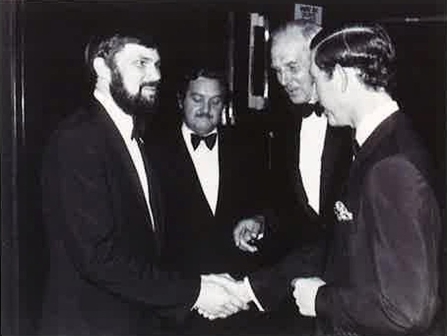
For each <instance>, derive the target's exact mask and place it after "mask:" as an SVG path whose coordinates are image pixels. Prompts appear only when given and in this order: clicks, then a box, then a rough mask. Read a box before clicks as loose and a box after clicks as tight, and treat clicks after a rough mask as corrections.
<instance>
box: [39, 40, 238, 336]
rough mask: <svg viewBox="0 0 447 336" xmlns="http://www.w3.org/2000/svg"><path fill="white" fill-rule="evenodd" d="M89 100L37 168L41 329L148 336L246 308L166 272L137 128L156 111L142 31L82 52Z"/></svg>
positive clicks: (202, 283) (155, 58)
mask: <svg viewBox="0 0 447 336" xmlns="http://www.w3.org/2000/svg"><path fill="white" fill-rule="evenodd" d="M86 58H87V62H88V65H89V67H90V70H91V71H92V74H94V76H95V80H96V83H95V89H94V92H93V96H94V98H93V99H92V102H91V104H90V105H89V106H88V107H87V108H81V109H79V110H78V111H77V112H76V113H74V114H73V115H71V116H69V117H68V118H67V119H66V120H65V121H63V122H62V123H61V125H60V126H59V129H58V130H57V131H56V132H55V134H54V135H53V136H52V138H51V139H50V141H49V144H48V146H47V148H46V150H45V154H44V158H43V167H42V194H43V197H42V199H43V211H44V222H45V224H46V229H47V231H48V239H47V241H48V244H49V254H50V267H49V274H48V281H47V285H46V288H45V294H44V302H43V317H42V321H41V322H42V323H41V333H42V334H43V335H141V334H144V335H148V334H151V335H152V334H160V333H162V325H163V324H164V321H165V320H166V319H167V320H178V319H183V318H184V316H185V315H187V314H189V313H190V311H191V309H192V308H193V307H196V308H197V309H200V311H203V312H206V313H207V314H213V315H214V316H221V315H222V314H225V316H227V315H229V314H231V313H233V312H235V311H236V310H238V309H241V308H244V305H243V304H241V302H240V300H238V299H237V298H234V297H232V296H231V295H228V291H226V290H225V289H224V288H222V287H221V286H219V285H218V284H216V283H215V282H213V281H212V277H206V276H200V274H194V275H192V274H184V273H179V272H177V271H175V270H172V271H165V270H163V269H162V267H161V266H160V265H161V251H162V247H163V243H164V232H165V230H166V223H165V214H164V208H163V202H162V198H161V194H160V185H159V181H158V179H157V176H156V173H155V171H154V169H153V167H152V166H153V164H154V162H153V161H152V159H151V158H147V157H146V156H145V153H144V148H143V146H144V144H143V142H142V140H141V137H140V135H141V134H140V133H141V127H138V126H139V125H141V124H144V122H143V121H144V119H145V117H146V116H147V115H148V114H151V113H153V112H154V111H155V108H154V106H155V102H156V98H157V90H158V84H159V82H160V78H161V73H160V55H159V53H158V49H157V46H156V45H155V44H154V43H153V42H152V41H151V39H149V38H147V37H141V38H138V37H134V36H120V35H114V36H111V37H108V38H105V39H102V40H101V41H98V43H93V44H91V45H90V47H89V48H87V51H86Z"/></svg>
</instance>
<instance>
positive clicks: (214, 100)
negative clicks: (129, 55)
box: [149, 65, 266, 335]
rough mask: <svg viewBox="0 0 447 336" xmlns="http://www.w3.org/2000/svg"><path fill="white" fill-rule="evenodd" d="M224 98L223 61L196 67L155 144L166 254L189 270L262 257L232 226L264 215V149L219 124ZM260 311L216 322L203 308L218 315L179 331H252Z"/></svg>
mask: <svg viewBox="0 0 447 336" xmlns="http://www.w3.org/2000/svg"><path fill="white" fill-rule="evenodd" d="M226 101H227V87H226V81H225V76H224V74H223V73H222V72H221V71H220V69H219V68H217V67H215V66H207V65H199V66H197V67H194V68H192V70H190V71H189V72H188V73H187V74H186V75H185V76H184V78H183V80H182V84H181V87H180V90H179V92H178V106H179V111H180V116H181V120H180V122H179V123H177V122H176V123H175V124H174V125H172V126H173V127H172V129H171V130H170V131H167V130H166V128H163V134H161V136H160V137H159V138H157V139H155V141H156V143H152V142H151V145H152V146H153V147H152V148H150V149H149V155H150V156H151V157H152V158H154V161H155V162H156V165H157V168H158V169H157V171H158V172H159V175H160V183H161V185H162V189H163V193H165V195H166V197H167V200H166V206H167V211H166V216H167V221H168V223H169V225H168V226H167V228H166V238H167V243H166V245H165V248H166V250H165V251H164V253H163V255H164V256H165V262H166V265H168V266H167V267H169V269H179V267H180V268H181V269H182V270H183V271H184V272H186V273H188V274H191V275H197V274H208V273H229V274H231V275H232V276H234V277H236V278H238V277H240V275H241V274H245V273H247V272H249V271H252V270H254V269H256V268H257V266H259V263H260V262H261V257H260V256H257V255H251V254H247V253H245V252H243V251H240V250H239V249H238V248H237V247H236V246H235V245H234V243H233V238H232V232H233V228H234V225H235V224H236V223H237V222H238V221H239V220H242V219H243V220H245V221H257V222H263V221H264V220H266V214H265V213H264V211H263V205H264V204H265V203H264V199H263V196H262V195H263V192H262V188H264V186H265V183H264V182H265V180H260V178H259V177H260V175H258V174H260V167H261V158H262V156H261V155H260V154H259V155H258V154H256V152H255V150H254V148H253V147H249V145H248V143H247V142H246V141H245V140H242V139H243V138H241V136H240V134H237V132H238V130H237V129H236V127H235V128H225V127H223V126H221V125H220V121H221V116H222V113H223V112H224V109H225V106H226ZM225 277H226V278H227V279H230V278H229V277H228V275H225ZM255 313H256V312H255V311H250V312H242V313H241V314H239V315H238V316H235V317H229V318H228V319H227V320H213V321H211V322H210V321H208V320H207V319H204V318H203V317H202V316H200V315H199V314H203V315H205V316H206V317H211V318H213V317H216V316H212V315H209V314H206V312H203V311H202V310H200V309H198V314H193V315H191V316H190V318H189V319H188V320H187V321H186V324H185V325H182V326H181V328H182V330H179V331H176V332H175V334H180V333H183V330H184V331H185V332H186V333H188V334H191V335H213V334H216V333H219V334H223V333H225V334H227V335H237V334H239V333H241V332H243V333H246V332H247V330H246V328H245V327H244V326H250V327H252V326H251V325H250V319H249V316H250V315H255ZM217 317H224V316H223V315H222V316H217Z"/></svg>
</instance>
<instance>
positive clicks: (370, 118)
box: [355, 100, 399, 146]
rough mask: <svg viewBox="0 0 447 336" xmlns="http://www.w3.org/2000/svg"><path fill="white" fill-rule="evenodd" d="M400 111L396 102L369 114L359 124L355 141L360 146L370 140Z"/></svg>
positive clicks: (393, 101)
mask: <svg viewBox="0 0 447 336" xmlns="http://www.w3.org/2000/svg"><path fill="white" fill-rule="evenodd" d="M398 110H399V105H398V104H397V102H396V101H395V100H391V101H390V102H388V103H386V104H383V105H380V106H378V107H377V108H376V109H375V110H374V111H372V112H371V113H369V114H367V115H366V116H365V117H364V118H363V119H362V120H361V121H360V123H359V125H358V127H357V128H356V130H355V139H356V140H357V142H358V144H359V145H360V146H362V145H363V143H364V142H365V141H366V139H368V137H369V136H370V135H371V133H372V132H374V130H375V129H376V128H377V126H379V124H380V123H381V122H382V121H384V120H385V119H386V118H388V117H389V116H390V115H391V114H393V113H394V112H397V111H398Z"/></svg>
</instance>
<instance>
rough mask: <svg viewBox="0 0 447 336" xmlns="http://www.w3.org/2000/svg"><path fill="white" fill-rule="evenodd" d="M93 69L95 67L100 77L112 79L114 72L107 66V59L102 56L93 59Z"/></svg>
mask: <svg viewBox="0 0 447 336" xmlns="http://www.w3.org/2000/svg"><path fill="white" fill-rule="evenodd" d="M93 69H95V72H96V76H97V77H98V79H102V80H107V81H110V80H111V78H112V74H111V71H110V68H109V67H108V66H107V64H106V61H105V60H104V58H102V57H96V58H95V59H94V60H93Z"/></svg>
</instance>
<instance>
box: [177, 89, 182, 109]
mask: <svg viewBox="0 0 447 336" xmlns="http://www.w3.org/2000/svg"><path fill="white" fill-rule="evenodd" d="M177 104H178V108H179V110H180V111H182V110H183V97H182V95H181V94H180V93H177Z"/></svg>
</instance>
